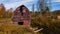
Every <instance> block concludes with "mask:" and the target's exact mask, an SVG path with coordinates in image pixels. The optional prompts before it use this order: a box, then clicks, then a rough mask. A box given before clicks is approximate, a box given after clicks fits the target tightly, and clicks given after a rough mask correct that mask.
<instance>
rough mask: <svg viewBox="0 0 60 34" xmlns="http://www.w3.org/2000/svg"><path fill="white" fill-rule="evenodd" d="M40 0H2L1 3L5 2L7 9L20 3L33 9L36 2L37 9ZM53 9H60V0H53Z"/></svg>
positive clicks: (14, 7)
mask: <svg viewBox="0 0 60 34" xmlns="http://www.w3.org/2000/svg"><path fill="white" fill-rule="evenodd" d="M37 2H38V0H0V3H3V4H4V5H5V7H6V9H10V8H13V9H16V7H18V6H20V5H25V6H27V8H28V9H29V10H32V9H31V8H32V4H35V10H37V8H36V5H37ZM51 9H52V10H59V9H60V0H51Z"/></svg>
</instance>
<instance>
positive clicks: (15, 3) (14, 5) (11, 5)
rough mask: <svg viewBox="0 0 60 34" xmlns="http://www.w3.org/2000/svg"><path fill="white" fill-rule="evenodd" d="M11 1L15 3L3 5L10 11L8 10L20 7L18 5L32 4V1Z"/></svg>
mask: <svg viewBox="0 0 60 34" xmlns="http://www.w3.org/2000/svg"><path fill="white" fill-rule="evenodd" d="M13 1H15V2H11V1H10V2H6V3H4V4H5V7H6V9H10V8H14V9H15V8H16V7H18V6H20V5H22V4H23V5H26V4H27V3H29V2H32V1H33V0H22V1H21V0H20V1H16V0H13Z"/></svg>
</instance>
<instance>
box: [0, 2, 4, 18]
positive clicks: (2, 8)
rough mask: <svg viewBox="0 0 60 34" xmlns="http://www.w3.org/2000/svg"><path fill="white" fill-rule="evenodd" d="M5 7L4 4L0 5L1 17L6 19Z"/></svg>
mask: <svg viewBox="0 0 60 34" xmlns="http://www.w3.org/2000/svg"><path fill="white" fill-rule="evenodd" d="M4 13H5V7H4V4H2V3H1V4H0V17H4Z"/></svg>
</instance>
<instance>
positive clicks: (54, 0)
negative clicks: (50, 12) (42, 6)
mask: <svg viewBox="0 0 60 34" xmlns="http://www.w3.org/2000/svg"><path fill="white" fill-rule="evenodd" d="M51 1H52V2H60V0H51Z"/></svg>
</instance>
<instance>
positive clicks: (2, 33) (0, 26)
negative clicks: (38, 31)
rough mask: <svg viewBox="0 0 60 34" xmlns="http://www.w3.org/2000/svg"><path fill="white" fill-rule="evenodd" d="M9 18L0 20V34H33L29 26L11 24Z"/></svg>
mask: <svg viewBox="0 0 60 34" xmlns="http://www.w3.org/2000/svg"><path fill="white" fill-rule="evenodd" d="M11 22H12V21H11V18H0V34H35V33H34V32H33V30H31V29H30V27H29V26H25V25H17V24H11Z"/></svg>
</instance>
